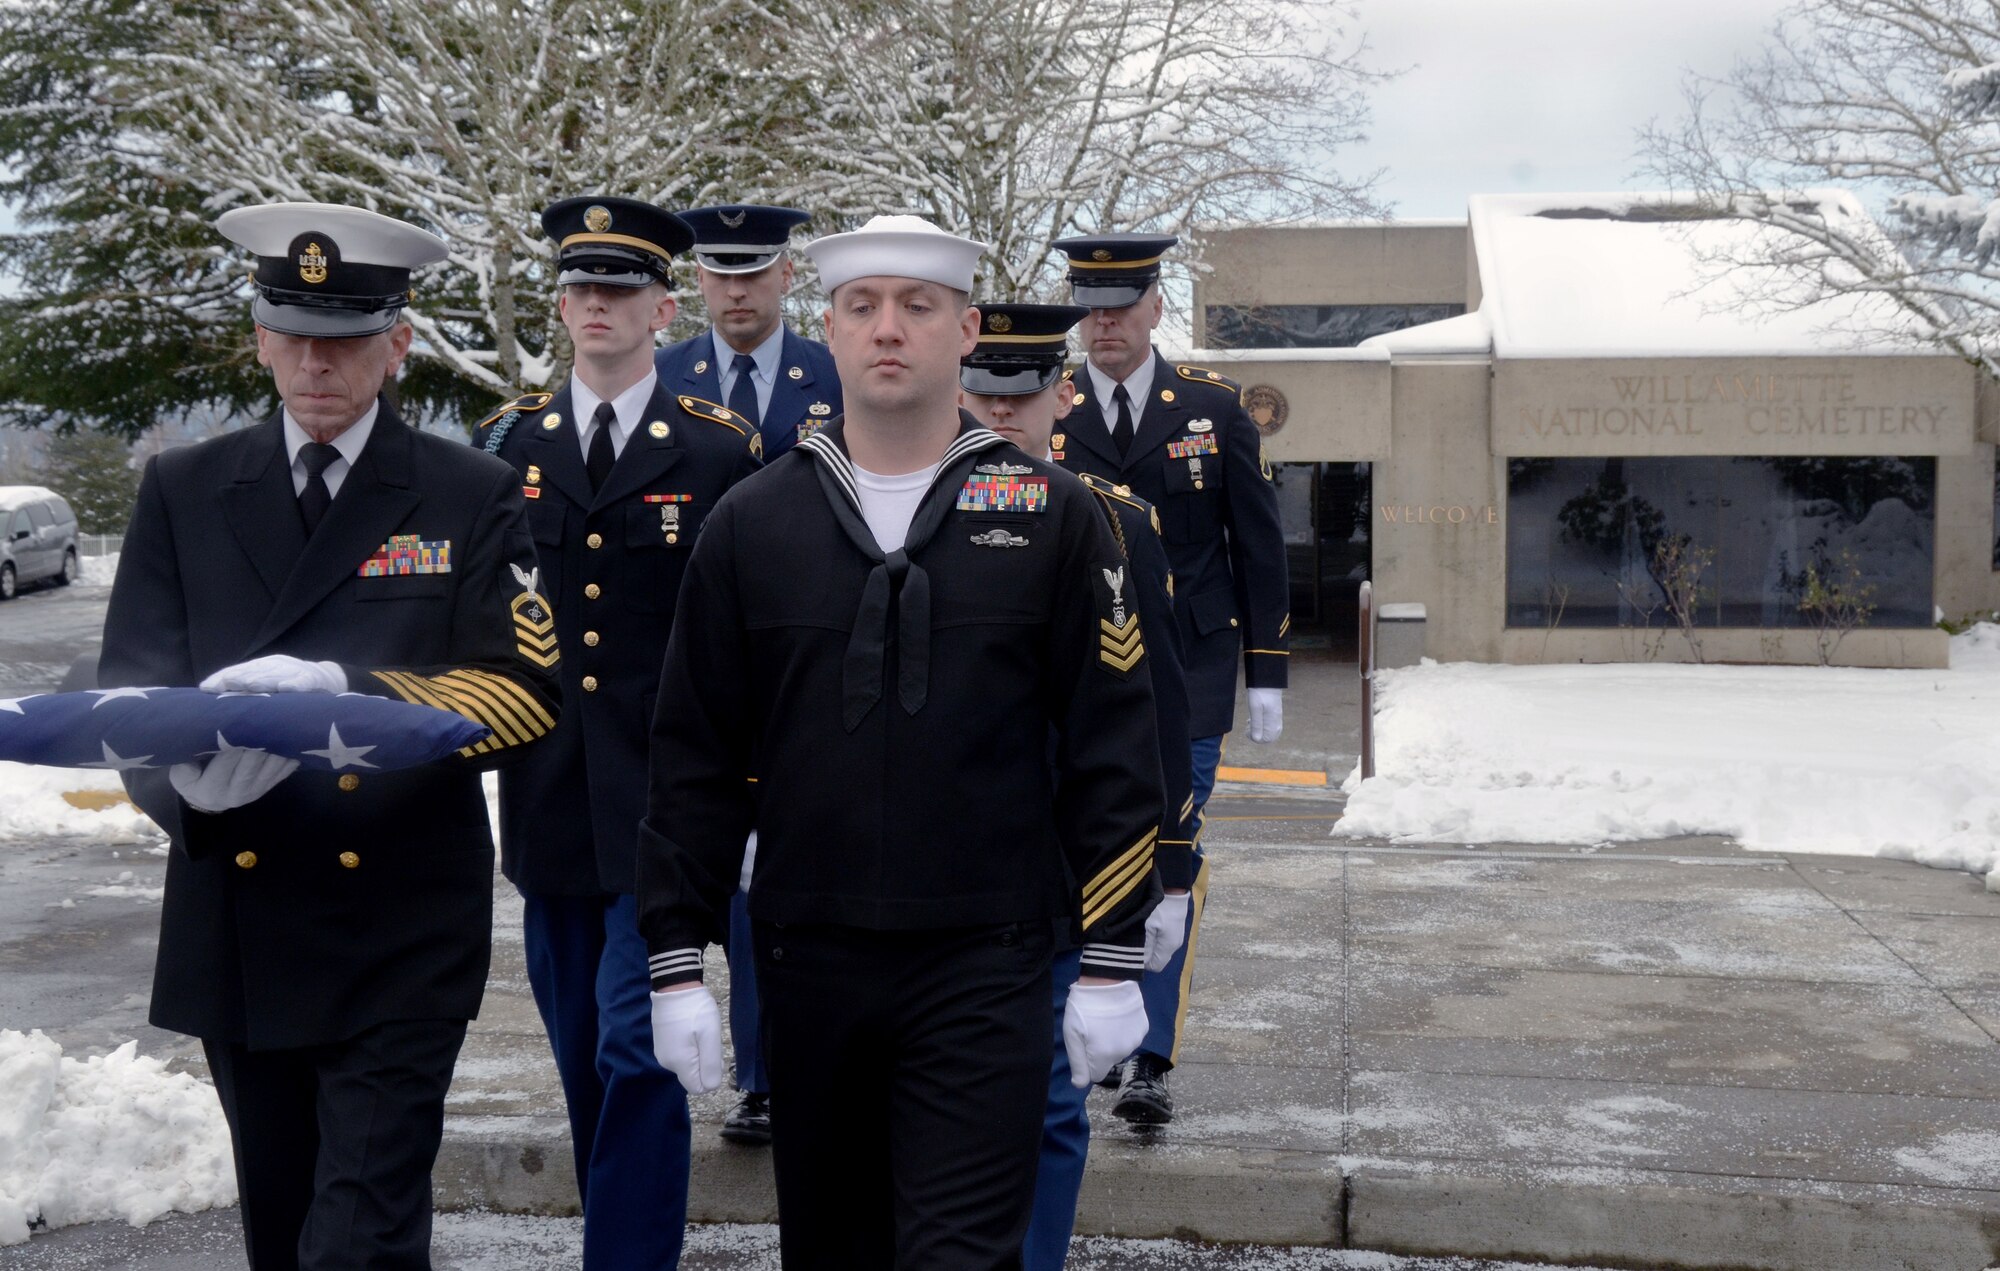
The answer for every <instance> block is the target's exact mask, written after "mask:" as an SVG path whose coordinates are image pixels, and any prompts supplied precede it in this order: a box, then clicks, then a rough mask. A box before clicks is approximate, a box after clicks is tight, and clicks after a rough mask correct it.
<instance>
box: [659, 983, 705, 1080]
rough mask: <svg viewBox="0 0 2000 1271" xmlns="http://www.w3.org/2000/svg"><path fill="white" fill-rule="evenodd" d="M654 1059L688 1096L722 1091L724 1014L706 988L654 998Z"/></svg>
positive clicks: (680, 991) (676, 991)
mask: <svg viewBox="0 0 2000 1271" xmlns="http://www.w3.org/2000/svg"><path fill="white" fill-rule="evenodd" d="M653 1058H655V1059H657V1060H659V1061H660V1067H662V1068H665V1069H666V1070H667V1071H668V1072H670V1073H672V1074H674V1076H676V1077H679V1078H680V1079H681V1086H682V1088H683V1089H685V1090H686V1091H687V1092H688V1093H689V1094H707V1093H708V1092H709V1091H711V1090H718V1089H721V1087H722V1012H721V1011H719V1010H717V1009H716V1008H715V998H714V996H713V995H712V994H710V993H709V991H708V989H707V987H706V986H704V985H700V984H697V985H696V986H695V987H693V988H691V989H686V988H676V989H669V990H667V991H666V992H664V993H655V994H653Z"/></svg>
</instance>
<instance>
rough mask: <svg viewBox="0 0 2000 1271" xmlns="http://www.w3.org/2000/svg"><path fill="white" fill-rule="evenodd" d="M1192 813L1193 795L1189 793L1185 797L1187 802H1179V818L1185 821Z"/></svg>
mask: <svg viewBox="0 0 2000 1271" xmlns="http://www.w3.org/2000/svg"><path fill="white" fill-rule="evenodd" d="M1193 815H1194V796H1193V795H1189V796H1188V797H1187V802H1186V803H1183V804H1181V820H1183V821H1185V820H1187V819H1188V818H1189V817H1191V816H1193Z"/></svg>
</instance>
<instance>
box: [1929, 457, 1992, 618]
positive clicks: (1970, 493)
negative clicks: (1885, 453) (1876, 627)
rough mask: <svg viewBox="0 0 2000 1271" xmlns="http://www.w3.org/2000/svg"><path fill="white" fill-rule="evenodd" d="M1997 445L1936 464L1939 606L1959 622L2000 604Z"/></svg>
mask: <svg viewBox="0 0 2000 1271" xmlns="http://www.w3.org/2000/svg"><path fill="white" fill-rule="evenodd" d="M1993 457H1994V448H1993V447H1992V446H1990V445H1986V444H1983V443H1982V444H1979V445H1975V446H1973V447H1971V449H1970V451H1969V452H1968V453H1966V454H1962V455H1946V456H1944V457H1943V458H1940V459H1939V460H1938V469H1937V594H1936V599H1937V607H1938V608H1939V609H1942V610H1943V611H1944V616H1945V617H1947V618H1949V619H1951V620H1953V621H1957V620H1959V619H1961V618H1964V617H1965V616H1966V615H1968V614H1972V613H1977V612H1987V611H1990V610H1993V609H2000V573H1995V572H1994V570H1993V536H1994V525H1993V479H1994V478H1993Z"/></svg>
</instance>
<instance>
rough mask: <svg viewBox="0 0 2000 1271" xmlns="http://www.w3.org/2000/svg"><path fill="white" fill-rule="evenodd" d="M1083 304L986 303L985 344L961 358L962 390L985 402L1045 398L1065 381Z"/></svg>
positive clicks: (983, 310)
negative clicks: (1030, 396)
mask: <svg viewBox="0 0 2000 1271" xmlns="http://www.w3.org/2000/svg"><path fill="white" fill-rule="evenodd" d="M1089 312H1090V310H1089V309H1086V308H1085V307H1084V306H1082V305H1028V304H998V303H995V304H981V305H980V306H979V342H978V343H977V344H975V345H973V346H972V352H970V353H968V354H966V355H965V356H964V357H963V358H960V359H959V363H958V386H959V387H960V388H962V389H964V390H965V391H966V392H968V393H978V394H979V395H980V396H982V397H1020V396H1023V395H1025V394H1028V393H1039V392H1041V391H1042V390H1043V389H1045V388H1047V387H1048V386H1049V385H1051V384H1053V383H1055V382H1056V381H1057V380H1058V379H1061V378H1062V372H1063V366H1064V365H1065V364H1066V363H1067V362H1068V361H1069V333H1070V330H1071V328H1073V327H1075V326H1076V324H1077V323H1079V322H1081V321H1083V318H1084V315H1085V314H1087V313H1089Z"/></svg>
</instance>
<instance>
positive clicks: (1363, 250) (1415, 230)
mask: <svg viewBox="0 0 2000 1271" xmlns="http://www.w3.org/2000/svg"><path fill="white" fill-rule="evenodd" d="M1466 238H1467V234H1466V229H1465V226H1464V225H1395V224H1387V225H1338V226H1326V227H1319V228H1311V227H1283V226H1271V227H1259V228H1251V229H1228V230H1211V231H1209V232H1207V233H1206V234H1204V235H1203V252H1204V262H1205V264H1206V265H1207V267H1208V268H1207V272H1205V273H1203V274H1200V275H1197V277H1196V279H1195V286H1194V307H1195V315H1196V321H1197V325H1196V327H1195V330H1196V331H1201V330H1203V329H1204V328H1205V323H1204V321H1203V319H1202V317H1201V313H1202V308H1203V306H1205V305H1253V304H1261V305H1330V304H1450V303H1457V302H1459V301H1462V300H1464V298H1465V292H1466V286H1465V269H1466V250H1465V242H1466Z"/></svg>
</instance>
